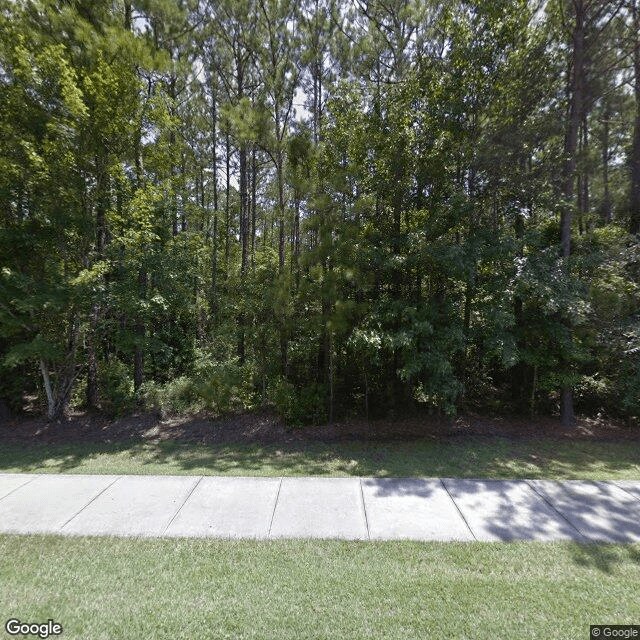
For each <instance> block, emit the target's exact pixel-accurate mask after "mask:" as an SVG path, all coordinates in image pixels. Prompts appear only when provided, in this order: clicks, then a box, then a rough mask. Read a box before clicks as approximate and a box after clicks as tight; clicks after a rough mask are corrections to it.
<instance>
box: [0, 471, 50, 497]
mask: <svg viewBox="0 0 640 640" xmlns="http://www.w3.org/2000/svg"><path fill="white" fill-rule="evenodd" d="M42 475H45V474H44V473H43V474H42ZM35 479H36V478H31V480H27V481H26V482H23V483H22V484H21V485H20V486H18V487H16V488H15V489H11V491H9V493H5V494H4V495H3V496H1V497H0V500H4V499H5V498H6V497H7V496H10V495H11V494H12V493H15V492H16V491H17V490H18V489H22V487H26V486H27V485H28V484H29V483H30V482H33V481H34V480H35Z"/></svg>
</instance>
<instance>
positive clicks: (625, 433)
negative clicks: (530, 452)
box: [0, 411, 640, 445]
mask: <svg viewBox="0 0 640 640" xmlns="http://www.w3.org/2000/svg"><path fill="white" fill-rule="evenodd" d="M496 436H498V437H504V438H510V439H523V438H526V439H531V438H534V439H536V438H545V439H558V440H565V441H567V440H579V441H601V442H618V441H630V442H640V428H638V427H628V426H625V425H623V424H621V423H616V422H614V421H610V420H605V419H594V418H584V417H581V418H578V420H577V424H576V427H575V428H574V429H572V430H567V429H563V428H562V427H561V425H560V422H559V420H558V418H557V417H553V416H548V417H547V416H536V417H534V418H526V417H506V416H499V417H498V416H492V417H491V416H481V415H476V414H473V413H468V414H464V415H460V416H457V417H455V418H451V419H450V418H446V417H440V416H429V415H419V416H412V417H404V418H397V419H378V420H371V421H367V420H365V419H352V420H347V421H341V422H336V423H334V424H333V425H322V426H308V427H299V428H286V427H285V425H284V423H283V422H282V420H281V419H279V418H278V417H277V416H276V415H275V414H274V413H272V412H270V411H256V412H253V413H241V414H236V415H231V416H226V417H214V416H208V415H204V414H198V415H191V416H177V417H167V418H161V417H159V416H158V415H157V414H152V413H136V414H132V415H128V416H124V417H121V418H116V419H110V418H108V417H106V416H104V415H100V414H92V413H78V412H76V413H71V414H70V415H69V416H68V417H66V418H65V419H63V420H60V421H54V422H48V421H47V420H45V419H43V418H42V417H38V416H33V415H32V416H25V417H22V418H18V419H13V420H9V421H5V422H2V423H0V442H10V443H16V444H17V443H24V444H71V443H78V442H92V443H93V442H95V443H110V442H123V441H128V440H132V441H140V440H142V441H147V442H162V441H175V442H184V443H198V444H231V443H245V444H258V445H266V444H280V443H282V444H284V443H296V444H303V443H305V442H308V443H316V442H320V443H332V442H349V441H363V442H390V441H407V440H416V439H427V440H443V441H455V440H457V439H465V438H467V437H475V438H482V437H496Z"/></svg>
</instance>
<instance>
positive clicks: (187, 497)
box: [160, 476, 204, 536]
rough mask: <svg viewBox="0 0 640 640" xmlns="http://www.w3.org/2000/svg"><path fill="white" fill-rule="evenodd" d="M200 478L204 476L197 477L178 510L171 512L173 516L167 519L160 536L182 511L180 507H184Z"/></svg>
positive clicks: (200, 480)
mask: <svg viewBox="0 0 640 640" xmlns="http://www.w3.org/2000/svg"><path fill="white" fill-rule="evenodd" d="M202 478H204V476H200V477H199V478H198V481H197V482H196V483H195V484H194V485H193V487H191V491H189V493H188V494H187V495H186V497H185V499H184V500H183V501H182V504H181V505H180V506H179V507H178V510H177V511H176V512H175V513H174V514H173V517H172V518H171V520H169V523H168V524H167V526H166V527H165V528H164V529H163V530H162V533H161V534H160V535H161V536H163V535H164V534H165V533H166V532H167V529H168V528H169V527H170V526H171V525H172V524H173V521H174V520H175V519H176V518H177V517H178V514H179V513H180V512H181V511H182V507H184V505H185V504H187V500H189V498H190V497H191V496H192V495H193V492H194V491H195V490H196V488H197V486H198V485H199V484H200V483H201V482H202Z"/></svg>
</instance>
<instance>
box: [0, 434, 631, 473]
mask: <svg viewBox="0 0 640 640" xmlns="http://www.w3.org/2000/svg"><path fill="white" fill-rule="evenodd" d="M0 472H14V473H15V472H35V473H107V474H167V475H185V474H188V475H243V476H281V475H282V476H299V475H308V476H319V475H320V476H395V477H399V476H403V477H404V476H407V477H410V476H445V477H458V478H557V479H592V480H615V479H635V480H638V479H640V451H639V450H638V447H637V444H635V443H633V442H586V441H577V442H569V441H553V440H545V439H531V440H524V439H523V440H520V439H518V440H510V439H506V438H499V437H491V438H469V439H460V440H457V441H453V442H452V441H435V440H417V441H413V442H392V443H384V444H381V443H367V442H348V443H339V444H331V445H329V444H314V445H301V444H288V445H287V444H283V445H279V446H267V447H264V446H263V447H261V446H257V445H242V444H239V445H224V446H209V445H198V444H178V443H176V442H160V443H149V442H147V443H131V442H128V443H113V444H91V443H78V444H73V445H32V446H25V445H10V444H3V445H2V447H1V448H0Z"/></svg>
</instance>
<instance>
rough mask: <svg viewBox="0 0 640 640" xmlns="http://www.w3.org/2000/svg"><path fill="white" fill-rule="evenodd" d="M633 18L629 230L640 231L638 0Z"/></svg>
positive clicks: (633, 8) (639, 42)
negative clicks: (634, 103)
mask: <svg viewBox="0 0 640 640" xmlns="http://www.w3.org/2000/svg"><path fill="white" fill-rule="evenodd" d="M631 14H632V19H633V34H634V35H633V70H634V76H635V77H634V84H633V93H634V97H635V102H636V113H635V119H634V124H633V143H632V145H631V162H630V168H631V198H630V203H629V204H630V212H629V213H630V215H629V231H630V232H631V233H633V234H638V233H640V8H639V7H638V6H637V3H636V0H631Z"/></svg>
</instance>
